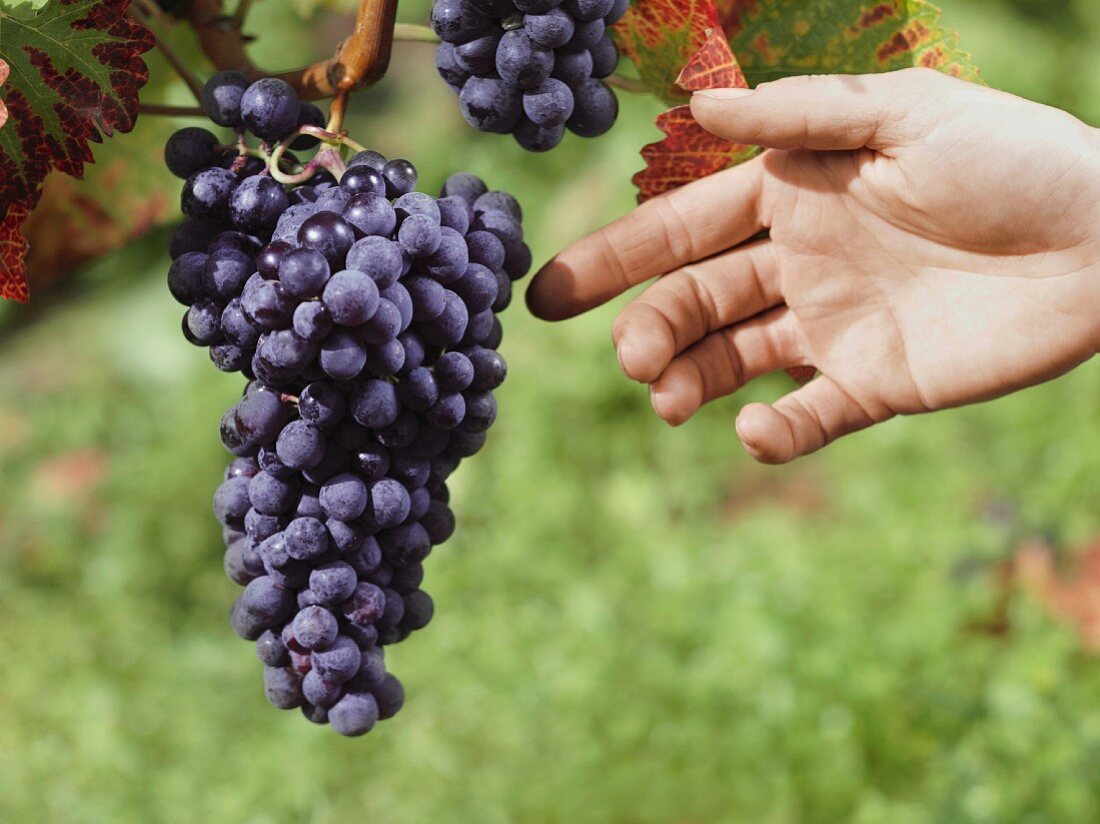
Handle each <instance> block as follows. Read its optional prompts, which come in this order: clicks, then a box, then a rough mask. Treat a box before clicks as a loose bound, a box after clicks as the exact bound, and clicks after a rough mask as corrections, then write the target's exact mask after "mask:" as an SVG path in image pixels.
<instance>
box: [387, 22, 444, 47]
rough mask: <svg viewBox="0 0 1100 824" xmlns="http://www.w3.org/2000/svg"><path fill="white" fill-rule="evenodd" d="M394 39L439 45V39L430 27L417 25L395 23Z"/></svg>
mask: <svg viewBox="0 0 1100 824" xmlns="http://www.w3.org/2000/svg"><path fill="white" fill-rule="evenodd" d="M393 39H394V40H404V41H406V42H409V43H438V42H439V38H438V37H436V36H435V32H434V31H432V30H431V27H430V26H418V25H416V24H415V23H394V24H393Z"/></svg>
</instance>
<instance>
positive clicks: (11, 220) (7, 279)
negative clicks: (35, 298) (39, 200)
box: [0, 203, 30, 303]
mask: <svg viewBox="0 0 1100 824" xmlns="http://www.w3.org/2000/svg"><path fill="white" fill-rule="evenodd" d="M29 213H30V212H29V210H28V209H27V208H26V207H25V206H24V205H23V204H22V203H13V204H12V205H11V206H9V207H8V211H7V212H6V213H5V214H4V219H3V220H0V298H7V299H9V300H17V301H19V302H20V303H26V302H27V297H28V293H27V279H26V277H24V274H23V260H24V259H25V257H26V255H27V241H25V240H24V239H23V233H22V232H20V231H19V227H20V226H22V225H23V221H24V220H26V219H27V215H28V214H29Z"/></svg>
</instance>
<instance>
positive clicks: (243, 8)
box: [233, 0, 252, 31]
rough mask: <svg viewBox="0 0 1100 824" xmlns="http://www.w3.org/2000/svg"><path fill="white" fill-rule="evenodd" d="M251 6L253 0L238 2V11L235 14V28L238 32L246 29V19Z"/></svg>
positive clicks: (239, 0) (238, 0) (240, 0)
mask: <svg viewBox="0 0 1100 824" xmlns="http://www.w3.org/2000/svg"><path fill="white" fill-rule="evenodd" d="M251 6H252V0H237V10H236V11H235V12H233V28H235V29H236V30H237V31H240V30H241V29H243V28H244V19H245V18H246V17H247V16H248V10H249V8H250V7H251Z"/></svg>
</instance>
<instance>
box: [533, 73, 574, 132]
mask: <svg viewBox="0 0 1100 824" xmlns="http://www.w3.org/2000/svg"><path fill="white" fill-rule="evenodd" d="M523 112H524V114H526V115H527V118H528V119H529V120H530V121H531V122H532V123H534V124H535V125H537V126H558V125H561V124H562V123H565V121H566V120H568V119H569V116H570V115H571V114H573V92H572V91H571V90H570V88H569V87H568V86H567V85H565V84H564V83H562V82H561V81H560V80H555V79H554V78H550V79H548V80H546V81H544V82H543V83H541V84H540V85H538V86H536V87H535V88H533V89H530V90H528V91H526V92H524V94H523Z"/></svg>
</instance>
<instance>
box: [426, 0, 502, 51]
mask: <svg viewBox="0 0 1100 824" xmlns="http://www.w3.org/2000/svg"><path fill="white" fill-rule="evenodd" d="M491 23H492V19H491V18H490V17H489V16H488V15H487V14H485V13H484V12H482V11H481V10H480V9H478V8H477V6H475V5H474V4H473V3H472V2H470V0H436V2H435V3H434V4H433V5H432V13H431V25H432V30H433V31H434V32H435V33H436V36H437V37H439V39H440V40H443V41H444V42H447V43H461V42H464V41H466V40H469V39H470V38H471V37H473V36H475V35H477V34H480V33H481V32H483V31H485V29H487V28H488V27H489V26H490V24H491Z"/></svg>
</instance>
